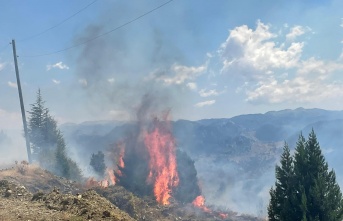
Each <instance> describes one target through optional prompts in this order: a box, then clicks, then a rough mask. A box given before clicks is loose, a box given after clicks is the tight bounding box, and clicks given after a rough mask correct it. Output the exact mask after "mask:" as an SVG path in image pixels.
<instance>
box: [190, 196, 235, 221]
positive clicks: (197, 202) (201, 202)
mask: <svg viewBox="0 0 343 221" xmlns="http://www.w3.org/2000/svg"><path fill="white" fill-rule="evenodd" d="M192 204H193V206H195V207H198V208H199V209H201V210H202V211H204V212H205V213H210V214H213V215H215V216H217V217H219V218H221V219H227V218H228V217H229V214H227V213H222V212H218V211H212V210H211V209H209V208H208V207H207V206H205V197H203V196H201V195H200V196H197V197H196V198H195V199H194V200H193V202H192Z"/></svg>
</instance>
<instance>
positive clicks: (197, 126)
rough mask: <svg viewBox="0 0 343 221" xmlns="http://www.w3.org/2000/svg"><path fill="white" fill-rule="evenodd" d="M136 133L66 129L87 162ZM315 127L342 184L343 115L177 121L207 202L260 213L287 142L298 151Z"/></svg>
mask: <svg viewBox="0 0 343 221" xmlns="http://www.w3.org/2000/svg"><path fill="white" fill-rule="evenodd" d="M137 128H138V127H137V125H135V124H134V123H126V124H125V123H120V122H107V123H104V122H88V123H83V124H77V125H76V124H73V125H62V127H61V129H62V131H63V133H64V135H65V138H66V139H67V142H68V144H70V147H72V148H74V152H76V153H77V155H78V156H79V158H80V159H82V160H85V161H87V160H89V158H90V155H91V154H92V153H94V152H96V151H98V150H106V149H108V148H109V147H111V146H113V145H114V143H115V142H117V141H119V140H121V139H123V138H124V137H126V136H127V135H128V134H130V133H132V132H133V131H134V130H137ZM312 128H313V129H314V130H315V132H316V134H317V136H318V140H319V142H320V144H321V147H322V149H323V152H324V154H325V156H326V157H327V160H328V162H329V166H331V167H334V168H335V171H336V173H337V178H338V181H339V182H340V183H341V184H343V165H342V166H341V163H340V162H341V160H340V158H341V154H343V111H329V110H322V109H304V108H298V109H295V110H282V111H270V112H267V113H265V114H248V115H240V116H236V117H232V118H227V119H226V118H223V119H204V120H198V121H188V120H178V121H175V122H173V132H174V136H175V139H176V142H177V145H178V148H180V149H183V150H184V151H186V152H187V153H188V154H189V155H190V156H191V158H193V160H194V161H195V165H196V169H197V171H198V177H199V179H200V181H201V184H200V185H201V187H202V189H203V192H204V195H205V196H206V198H207V200H208V202H210V203H212V204H216V205H220V206H224V207H225V206H226V207H228V206H229V207H230V208H231V209H233V210H235V211H241V212H255V213H256V212H257V211H259V210H260V207H261V204H263V208H266V205H267V203H268V190H269V188H270V187H271V186H272V185H273V183H274V180H275V176H274V169H275V164H276V163H277V162H278V161H279V156H280V154H281V151H282V147H283V143H284V141H287V142H288V143H289V145H290V147H291V148H294V147H295V143H296V140H297V138H298V136H299V133H300V132H301V131H302V132H303V134H304V136H305V137H307V135H308V133H309V131H310V130H311V129H312ZM84 164H88V163H87V162H84Z"/></svg>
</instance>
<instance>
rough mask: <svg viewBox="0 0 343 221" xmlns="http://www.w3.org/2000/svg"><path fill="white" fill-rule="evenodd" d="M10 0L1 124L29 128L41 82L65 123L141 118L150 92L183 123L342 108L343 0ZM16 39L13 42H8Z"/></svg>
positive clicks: (1, 64) (0, 18)
mask: <svg viewBox="0 0 343 221" xmlns="http://www.w3.org/2000/svg"><path fill="white" fill-rule="evenodd" d="M92 2H93V1H92V0H89V1H84V0H82V1H81V0H71V1H66V0H61V1H52V0H50V1H43V0H35V1H19V0H12V1H4V0H0V10H1V13H0V30H1V31H0V93H1V99H0V129H9V128H12V127H13V128H15V127H21V123H20V122H21V121H20V108H19V101H18V95H17V89H16V83H15V82H16V80H15V72H14V67H13V57H12V49H11V46H10V45H8V43H9V42H10V41H11V39H12V38H14V39H16V45H17V53H18V55H19V58H18V61H19V69H20V74H21V82H22V89H23V93H24V99H25V106H26V109H27V110H28V109H29V107H30V106H29V104H31V103H33V102H34V101H35V94H36V91H37V89H38V88H41V90H42V94H43V98H44V99H45V100H46V105H47V107H48V108H49V109H50V111H51V112H52V113H53V115H54V116H55V117H56V119H57V120H58V121H59V122H60V123H64V122H82V121H89V120H133V119H134V118H135V112H136V111H137V108H138V107H139V105H140V103H141V101H142V96H143V95H144V94H150V95H152V97H154V102H153V105H152V109H153V111H156V112H159V111H163V110H165V109H168V108H169V109H171V110H172V115H173V117H174V119H179V118H183V119H190V120H196V119H202V118H219V117H232V116H235V115H239V114H247V113H260V112H266V111H269V110H280V109H286V108H291V109H293V108H297V107H305V108H315V107H316V108H324V109H339V110H341V109H343V102H342V101H341V97H342V89H343V82H342V80H343V76H342V71H343V55H342V42H343V20H342V18H343V14H342V12H341V9H342V8H343V2H342V1H339V0H332V1H319V0H317V1H310V0H304V1H283V0H282V1H272V0H264V1H247V0H240V1H233V0H232V1H231V0H230V1H229V0H216V1H205V0H174V1H172V2H170V3H168V4H167V5H165V6H163V7H161V8H160V9H158V10H156V11H154V12H153V13H151V14H148V15H147V16H145V17H142V18H140V19H139V20H137V21H135V22H132V23H130V24H128V25H126V26H124V27H122V28H120V29H118V30H116V31H114V32H112V33H110V34H108V35H106V36H103V37H100V38H98V39H97V40H94V41H92V42H89V43H88V44H84V45H81V46H79V47H75V48H73V49H70V50H66V51H63V52H61V53H55V54H52V55H45V56H38V57H30V56H34V55H41V54H46V53H50V52H54V51H58V50H60V49H64V48H68V47H70V46H72V45H75V44H79V43H82V42H84V41H87V40H88V39H90V38H93V37H94V36H97V35H100V34H102V33H105V32H107V31H109V30H112V29H114V28H116V27H118V26H120V25H122V24H124V23H126V22H128V21H130V20H132V19H134V18H136V17H138V16H140V15H142V14H144V13H146V12H148V11H150V10H151V9H153V8H155V7H157V6H159V5H161V4H163V3H165V2H166V1H162V0H155V1H141V0H140V1H138V0H132V1H116V0H98V1H96V2H94V3H93V4H91V5H90V6H89V7H87V8H86V9H85V10H83V11H82V12H80V13H78V14H77V15H75V16H74V17H72V18H71V19H69V20H68V21H66V22H64V23H63V24H61V25H59V26H57V27H56V28H53V29H51V30H49V31H47V32H46V33H43V34H41V35H38V36H36V37H32V38H30V37H31V36H35V35H36V34H39V33H41V32H43V31H44V30H46V29H48V28H51V27H53V26H55V25H56V24H59V23H60V22H61V21H63V20H64V19H66V18H68V17H69V16H71V15H73V14H74V13H76V12H78V11H79V10H80V9H82V8H84V7H85V6H86V5H88V4H90V3H92ZM6 45H8V46H7V47H6Z"/></svg>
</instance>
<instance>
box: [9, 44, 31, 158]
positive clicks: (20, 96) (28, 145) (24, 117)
mask: <svg viewBox="0 0 343 221" xmlns="http://www.w3.org/2000/svg"><path fill="white" fill-rule="evenodd" d="M12 47H13V57H14V66H15V74H16V77H17V86H18V93H19V100H20V108H21V117H22V118H23V126H24V132H25V140H26V149H27V158H28V160H29V163H32V158H31V148H30V141H29V135H28V132H27V123H26V116H25V107H24V101H23V94H22V92H21V85H20V78H19V69H18V61H17V52H16V49H15V41H14V39H12Z"/></svg>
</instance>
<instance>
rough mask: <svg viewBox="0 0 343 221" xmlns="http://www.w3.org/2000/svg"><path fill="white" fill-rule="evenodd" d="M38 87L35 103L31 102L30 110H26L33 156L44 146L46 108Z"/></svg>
mask: <svg viewBox="0 0 343 221" xmlns="http://www.w3.org/2000/svg"><path fill="white" fill-rule="evenodd" d="M44 103H45V101H43V99H42V96H41V92H40V89H38V92H37V98H36V103H34V104H31V111H28V114H29V117H28V136H29V138H30V142H31V148H32V150H33V156H34V157H35V155H37V154H38V153H39V152H40V150H41V149H42V148H43V146H44V139H43V121H44V120H43V119H44V113H45V112H46V108H45V107H44Z"/></svg>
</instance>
